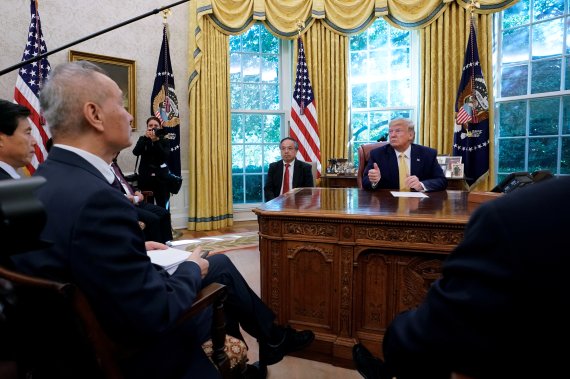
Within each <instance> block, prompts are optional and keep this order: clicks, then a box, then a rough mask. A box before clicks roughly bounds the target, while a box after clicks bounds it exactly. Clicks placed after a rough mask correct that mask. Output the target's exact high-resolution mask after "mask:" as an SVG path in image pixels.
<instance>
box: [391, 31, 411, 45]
mask: <svg viewBox="0 0 570 379" xmlns="http://www.w3.org/2000/svg"><path fill="white" fill-rule="evenodd" d="M390 33H391V35H392V40H391V42H392V46H393V47H398V46H403V47H406V48H407V47H408V46H410V32H409V31H408V30H403V29H398V28H391V29H390Z"/></svg>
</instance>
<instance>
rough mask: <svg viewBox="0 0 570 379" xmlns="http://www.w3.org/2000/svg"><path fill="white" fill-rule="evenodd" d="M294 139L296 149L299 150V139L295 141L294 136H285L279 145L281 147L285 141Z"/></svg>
mask: <svg viewBox="0 0 570 379" xmlns="http://www.w3.org/2000/svg"><path fill="white" fill-rule="evenodd" d="M287 140H289V141H293V142H294V143H295V150H299V144H298V143H297V141H295V140H294V139H293V138H291V137H285V138H283V139H282V140H281V141H279V147H281V145H282V144H283V141H287Z"/></svg>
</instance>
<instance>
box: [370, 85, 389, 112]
mask: <svg viewBox="0 0 570 379" xmlns="http://www.w3.org/2000/svg"><path fill="white" fill-rule="evenodd" d="M387 96H388V82H386V81H381V82H376V83H370V107H371V108H377V107H386V106H388V97H387Z"/></svg>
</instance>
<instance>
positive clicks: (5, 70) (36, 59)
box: [0, 0, 190, 76]
mask: <svg viewBox="0 0 570 379" xmlns="http://www.w3.org/2000/svg"><path fill="white" fill-rule="evenodd" d="M188 1H190V0H180V1H176V2H174V3H172V4H170V5H166V6H164V7H161V8H157V9H154V10H152V11H150V12H147V13H145V14H142V15H140V16H137V17H135V18H131V19H130V20H127V21H123V22H121V23H119V24H117V25H114V26H111V27H109V28H107V29H103V30H101V31H98V32H96V33H93V34H90V35H88V36H86V37H83V38H80V39H78V40H77V41H74V42H71V43H68V44H67V45H63V46H61V47H58V48H57V49H54V50H51V51H48V52H45V53H43V54H39V55H37V56H35V57H33V58H30V59H28V60H25V61H21V62H20V63H18V64H15V65H13V66H11V67H8V68H5V69H3V70H2V71H0V76H2V75H4V74H6V73H8V72H10V71H14V70H16V69H18V68H20V67H23V66H25V65H27V64H29V63H32V62H35V61H39V60H40V59H43V58H45V57H47V56H49V55H52V54H53V53H57V52H59V51H61V50H63V49H67V48H68V47H71V46H73V45H77V44H78V43H81V42H84V41H87V40H89V39H91V38H94V37H97V36H99V35H101V34H104V33H107V32H110V31H111V30H115V29H117V28H120V27H121V26H125V25H128V24H130V23H133V22H135V21H138V20H140V19H142V18H145V17H148V16H152V15H153V14H157V13H158V12H161V11H163V10H165V9H168V8H171V7H175V6H177V5H180V4H183V3H187V2H188Z"/></svg>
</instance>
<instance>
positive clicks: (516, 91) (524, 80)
mask: <svg viewBox="0 0 570 379" xmlns="http://www.w3.org/2000/svg"><path fill="white" fill-rule="evenodd" d="M527 84H528V67H527V66H526V65H524V66H509V67H503V70H502V74H501V96H503V97H506V96H519V95H526V93H527Z"/></svg>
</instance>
